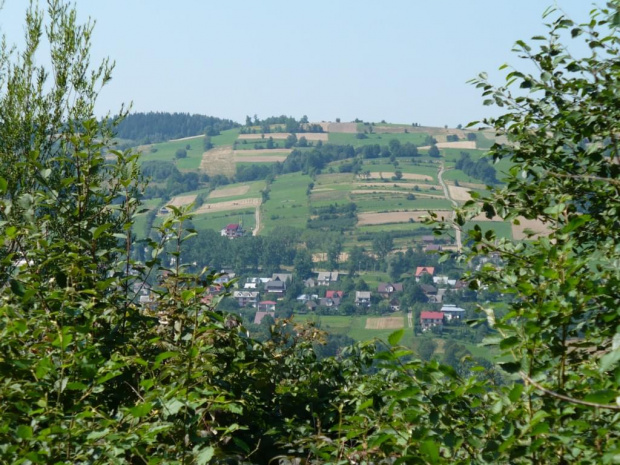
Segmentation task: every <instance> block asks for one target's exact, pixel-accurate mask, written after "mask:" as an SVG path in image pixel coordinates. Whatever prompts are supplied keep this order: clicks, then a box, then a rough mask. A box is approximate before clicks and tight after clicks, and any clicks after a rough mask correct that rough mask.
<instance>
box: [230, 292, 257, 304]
mask: <svg viewBox="0 0 620 465" xmlns="http://www.w3.org/2000/svg"><path fill="white" fill-rule="evenodd" d="M233 298H235V299H236V300H237V303H238V304H239V306H240V307H248V306H249V307H256V306H257V305H258V291H235V292H233Z"/></svg>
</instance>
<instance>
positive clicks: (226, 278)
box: [213, 270, 237, 284]
mask: <svg viewBox="0 0 620 465" xmlns="http://www.w3.org/2000/svg"><path fill="white" fill-rule="evenodd" d="M235 276H237V274H236V273H232V272H231V273H227V272H225V271H223V270H222V272H221V273H220V275H219V276H218V277H217V278H215V279H214V280H213V282H214V283H215V284H226V283H229V282H230V281H232V280H233V279H235Z"/></svg>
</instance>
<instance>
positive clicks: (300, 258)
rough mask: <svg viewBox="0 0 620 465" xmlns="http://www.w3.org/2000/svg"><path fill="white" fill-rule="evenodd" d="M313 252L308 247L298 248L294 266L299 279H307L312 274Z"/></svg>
mask: <svg viewBox="0 0 620 465" xmlns="http://www.w3.org/2000/svg"><path fill="white" fill-rule="evenodd" d="M312 266H313V263H312V254H311V253H310V252H309V251H308V250H307V249H301V250H298V251H297V253H296V254H295V261H294V262H293V268H294V269H295V274H296V276H297V277H298V278H299V279H307V278H309V277H311V276H312Z"/></svg>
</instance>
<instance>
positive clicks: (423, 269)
mask: <svg viewBox="0 0 620 465" xmlns="http://www.w3.org/2000/svg"><path fill="white" fill-rule="evenodd" d="M425 274H428V275H431V276H433V275H434V274H435V267H434V266H418V267H417V268H416V269H415V280H416V281H419V280H420V278H421V277H422V276H424V275H425Z"/></svg>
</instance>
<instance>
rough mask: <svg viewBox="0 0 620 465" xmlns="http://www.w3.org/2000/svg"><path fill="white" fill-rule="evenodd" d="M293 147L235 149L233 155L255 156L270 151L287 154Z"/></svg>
mask: <svg viewBox="0 0 620 465" xmlns="http://www.w3.org/2000/svg"><path fill="white" fill-rule="evenodd" d="M292 151H293V149H265V150H235V157H242V158H245V157H246V156H248V157H255V156H257V155H261V156H268V155H270V154H272V153H285V154H287V155H288V154H289V153H291V152H292Z"/></svg>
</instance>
